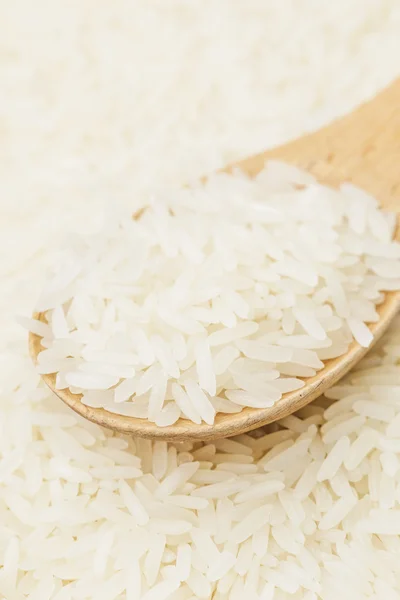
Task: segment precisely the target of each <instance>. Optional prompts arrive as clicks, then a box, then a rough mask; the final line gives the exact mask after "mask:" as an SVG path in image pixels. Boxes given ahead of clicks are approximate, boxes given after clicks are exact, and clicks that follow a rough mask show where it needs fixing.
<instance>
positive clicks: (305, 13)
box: [0, 0, 400, 600]
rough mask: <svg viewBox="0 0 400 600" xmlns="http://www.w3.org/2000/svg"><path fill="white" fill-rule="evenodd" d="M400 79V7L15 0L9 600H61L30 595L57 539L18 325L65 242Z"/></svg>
mask: <svg viewBox="0 0 400 600" xmlns="http://www.w3.org/2000/svg"><path fill="white" fill-rule="evenodd" d="M399 73H400V3H399V2H398V0H346V1H344V0H337V1H336V2H331V1H328V0H325V1H321V0H280V1H279V2H274V1H273V0H262V1H261V0H259V1H257V0H248V1H246V2H241V1H240V0H237V1H236V0H229V1H228V0H226V1H225V0H221V1H218V2H215V1H214V2H212V1H211V0H203V1H201V2H200V1H189V2H187V1H183V0H181V1H180V0H169V1H165V0H158V1H157V0H153V1H151V0H150V1H140V0H131V1H129V0H114V1H113V2H112V3H110V2H108V1H107V0H96V1H95V0H70V1H67V0H57V1H56V2H54V1H52V2H51V1H50V0H48V1H47V0H46V1H45V0H36V1H35V2H30V1H29V0H14V1H13V2H7V1H6V0H0V85H1V93H0V277H1V281H2V285H1V294H0V331H1V335H0V350H1V356H0V393H1V397H0V428H1V429H2V432H3V433H2V434H1V435H0V457H1V459H0V501H1V511H3V519H1V521H2V523H3V524H2V525H0V565H2V564H4V562H5V561H6V558H7V556H8V560H9V561H10V560H11V559H10V552H11V558H13V560H14V562H13V563H12V564H14V565H15V564H16V565H19V571H18V572H17V571H15V573H14V572H13V574H12V575H11V576H10V575H8V577H9V579H8V580H7V581H6V583H5V582H4V577H3V579H2V573H3V575H4V572H1V571H0V594H2V595H3V596H2V597H3V598H5V599H6V600H14V599H15V600H21V598H30V599H31V600H53V598H56V595H55V593H56V592H55V591H54V590H55V588H54V586H52V585H50V584H48V585H47V590H46V588H41V589H39V591H36V592H32V593H31V595H29V593H28V592H23V591H22V592H20V591H18V592H16V591H15V586H16V581H17V580H18V581H20V579H21V578H22V577H23V576H24V573H26V572H28V571H29V570H30V569H31V567H30V566H29V564H28V563H29V561H28V562H27V561H25V562H24V558H23V556H22V555H21V556H19V555H18V556H17V557H16V558H15V555H12V552H13V547H11V550H8V555H6V551H7V548H9V546H8V544H9V540H10V539H14V536H17V538H18V537H24V536H26V535H28V534H29V535H31V536H32V540H33V542H32V543H34V540H35V532H36V534H37V535H38V537H39V538H40V536H41V535H42V534H43V529H42V525H38V526H37V529H35V525H34V523H30V524H27V523H24V517H23V515H22V513H23V512H24V510H23V509H21V510H22V513H21V514H19V513H18V511H17V514H13V515H12V517H10V512H9V509H7V502H6V500H5V499H6V497H7V494H8V493H9V491H10V489H11V488H12V485H13V484H15V482H17V483H18V482H19V483H20V482H21V481H22V482H25V483H26V481H28V480H29V477H30V472H32V470H33V471H34V465H33V466H32V464H28V463H27V462H26V461H27V460H28V461H29V455H30V451H29V449H30V446H29V444H31V443H32V439H31V436H32V427H33V426H34V425H32V424H34V423H35V422H36V423H37V422H38V421H40V418H39V417H38V416H36V417H35V414H36V415H39V414H41V411H42V410H43V406H42V405H41V402H42V399H43V391H42V390H40V389H39V390H37V389H36V379H35V377H34V375H32V371H31V367H30V363H29V359H28V358H27V353H26V337H25V334H24V332H22V331H21V330H20V328H19V327H18V326H17V325H15V324H14V322H13V321H12V317H11V316H12V315H14V314H16V313H19V314H27V315H28V314H30V312H31V308H32V306H33V304H34V299H35V298H36V294H37V292H38V290H39V289H40V287H41V284H42V281H43V278H44V276H45V271H46V267H47V266H48V265H49V264H50V263H51V262H52V261H54V260H56V259H57V255H56V253H55V251H54V248H56V247H57V243H58V242H59V239H60V237H61V236H62V235H64V233H66V232H73V231H79V232H85V231H89V230H90V227H91V225H92V224H93V223H94V222H95V220H96V219H98V218H99V216H101V209H102V206H103V205H104V204H106V203H107V202H109V201H111V202H113V203H114V204H115V206H116V207H117V205H118V204H119V203H121V204H124V205H126V204H129V202H130V201H131V198H132V197H133V196H134V195H135V194H136V193H139V192H141V191H143V190H145V191H151V190H153V189H155V188H156V187H157V186H166V185H172V184H183V183H185V182H187V181H189V180H190V179H192V178H194V177H197V176H200V175H204V174H207V173H208V172H210V171H212V170H214V169H216V168H218V167H220V166H223V165H224V164H226V163H229V162H230V161H233V160H236V159H239V158H240V157H244V156H246V155H248V154H251V153H253V152H257V151H260V150H262V149H264V148H266V147H270V146H273V145H276V144H279V143H282V142H284V141H286V140H288V139H290V138H293V137H294V136H297V135H299V134H301V133H303V132H305V131H308V130H312V129H316V128H318V127H319V126H320V125H322V124H323V123H326V122H328V121H330V120H331V119H332V118H334V117H335V116H337V115H339V114H343V113H345V112H347V111H349V110H350V109H352V108H353V107H354V106H356V105H357V104H358V103H359V102H361V101H362V100H365V99H367V98H369V97H372V96H373V95H374V94H375V92H376V91H377V90H378V89H380V88H382V87H383V86H384V85H386V84H387V83H388V82H389V81H390V80H391V79H393V78H394V77H395V76H397V75H398V74H399ZM57 406H58V405H57ZM93 435H94V436H95V438H96V435H97V434H93ZM39 439H40V436H39ZM103 444H104V441H101V442H100V441H99V440H96V439H95V441H94V443H93V447H92V450H94V451H97V450H98V449H99V448H100V446H101V445H103ZM51 448H52V447H51V444H47V445H46V443H44V446H43V462H46V464H47V463H49V461H50V462H51V460H52V459H54V460H56V461H57V460H58V459H59V458H60V457H59V456H55V455H54V450H52V449H51ZM10 456H11V458H10ZM10 464H11V466H10ZM10 473H11V475H10ZM10 476H11V483H10V479H9V478H10ZM13 478H14V479H13ZM15 478H16V479H15ZM61 479H62V477H61V476H60V477H59V480H60V481H61ZM52 481H56V482H57V481H58V480H57V476H55V475H54V476H53V477H52ZM32 485H34V484H32ZM44 485H47V484H45V483H43V482H42V483H39V485H38V487H37V490H36V493H35V494H34V497H39V498H40V492H41V491H43V486H44ZM55 485H57V484H55ZM38 502H39V503H40V500H38ZM83 527H84V526H83V525H82V533H83ZM39 575H40V573H39ZM39 575H38V577H39ZM39 579H40V577H39ZM7 582H8V583H7ZM28 584H29V578H28ZM28 584H26V586H25V589H26V590H28V589H29V585H28ZM7 586H8V587H7ZM31 589H32V590H33V589H34V586H33V584H32V586H31ZM13 590H14V591H13ZM99 593H100V592H99ZM35 594H36V595H35ZM82 594H83V592H82ZM110 597H112V596H110ZM124 597H125V596H123V595H121V598H124ZM396 597H397V596H396ZM77 598H78V596H77ZM79 598H82V599H85V600H86V598H89V596H85V595H84V594H83V595H81V596H79ZM100 598H101V597H100V596H98V597H97V596H94V597H93V600H100ZM104 598H107V600H108V598H109V596H104ZM132 598H133V596H132ZM57 600H62V597H61V596H58V597H57ZM135 600H136V599H135Z"/></svg>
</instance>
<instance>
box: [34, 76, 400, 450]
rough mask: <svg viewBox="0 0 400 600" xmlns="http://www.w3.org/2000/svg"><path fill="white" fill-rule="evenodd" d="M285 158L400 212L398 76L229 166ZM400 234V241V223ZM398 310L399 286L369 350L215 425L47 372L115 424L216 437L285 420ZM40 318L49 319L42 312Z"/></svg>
mask: <svg viewBox="0 0 400 600" xmlns="http://www.w3.org/2000/svg"><path fill="white" fill-rule="evenodd" d="M270 159H274V160H280V161H283V162H286V163H289V164H292V165H295V166H297V167H300V168H302V169H304V170H306V171H308V172H310V173H311V174H312V175H314V176H315V177H316V178H317V180H318V181H319V182H320V183H322V184H326V185H330V186H333V187H337V186H338V185H339V184H341V183H343V182H351V183H353V184H355V185H357V186H359V187H361V188H363V189H364V190H365V191H366V192H368V193H370V194H372V195H373V196H375V197H376V198H377V200H378V202H379V203H380V206H381V208H382V209H384V210H390V211H393V212H396V213H399V212H400V170H399V165H400V80H397V81H395V82H394V83H393V84H392V85H391V86H390V87H389V88H387V89H386V90H384V91H383V92H382V93H381V94H380V95H378V96H377V97H376V98H375V99H374V100H372V101H371V102H369V103H367V104H364V105H363V106H361V107H360V108H358V109H357V110H355V111H354V112H353V113H351V114H350V115H348V116H346V117H344V118H342V119H340V120H338V121H336V122H334V123H333V124H331V125H329V126H328V127H326V128H324V129H322V130H320V131H318V132H316V133H312V134H310V135H306V136H304V137H302V138H299V139H298V140H295V141H294V142H291V143H289V144H286V145H284V146H281V147H278V148H274V149H272V150H268V151H266V152H263V153H261V154H258V155H256V156H252V157H250V158H247V159H245V160H243V161H240V162H238V163H236V164H235V165H232V166H230V167H228V168H227V169H225V172H230V171H231V170H232V169H233V168H240V169H241V170H242V171H244V172H245V173H247V174H248V175H249V176H255V175H256V174H257V173H259V172H260V171H261V170H262V169H263V167H264V164H265V162H266V161H267V160H270ZM395 239H397V240H399V239H400V235H399V227H397V231H396V236H395ZM399 308H400V292H388V293H386V294H385V299H384V301H383V302H382V303H381V304H380V305H379V306H378V307H377V312H378V314H379V321H377V322H376V323H373V324H371V325H370V330H371V332H372V334H373V340H372V343H371V345H370V346H369V347H368V348H364V347H361V346H360V345H359V344H358V343H357V342H353V343H352V344H351V345H350V346H349V349H348V351H347V352H346V353H345V354H343V355H341V356H339V357H337V358H334V359H330V360H326V361H324V367H323V368H322V369H321V370H320V371H318V373H317V374H316V375H315V376H314V377H309V378H303V379H304V382H305V385H304V387H303V388H301V389H300V390H296V391H294V392H289V393H286V394H283V396H282V398H281V399H280V400H278V401H277V402H276V404H275V405H274V406H272V407H270V408H262V409H255V408H243V410H242V411H241V412H240V413H235V414H222V413H218V414H217V415H216V417H215V422H214V424H213V425H208V424H207V423H201V424H199V425H198V424H195V423H192V422H190V421H187V420H184V419H179V421H178V422H177V423H175V424H174V425H171V426H167V427H158V426H157V425H155V424H154V423H152V422H150V421H148V420H146V419H138V418H133V417H127V416H122V415H117V414H114V413H110V412H108V411H106V410H105V409H103V408H92V407H89V406H86V405H84V404H82V402H81V396H80V395H79V394H72V393H71V391H70V390H69V389H64V390H58V389H56V386H55V380H56V375H55V374H51V375H42V379H43V380H44V382H45V383H46V384H47V385H48V386H49V388H50V389H51V390H52V391H53V392H54V393H55V394H56V395H57V396H58V397H59V398H60V399H61V400H62V401H63V402H65V403H66V404H67V405H68V406H70V407H71V408H72V409H73V410H74V411H75V412H77V413H79V414H80V415H81V416H83V417H84V418H86V419H89V420H90V421H93V422H94V423H97V424H99V425H102V426H104V427H108V428H110V429H113V430H116V431H119V432H123V433H129V434H132V435H136V436H140V437H145V438H152V439H159V440H173V441H175V442H176V441H185V440H206V441H207V440H212V439H217V438H221V437H229V436H233V435H238V434H240V433H244V432H246V431H250V430H251V429H255V428H256V427H260V426H262V425H266V424H268V423H271V422H273V421H276V420H278V419H281V418H283V417H285V416H287V415H290V414H292V413H293V412H295V411H297V410H299V409H300V408H302V407H304V406H305V405H307V404H308V403H309V402H311V401H312V400H314V399H315V398H317V397H318V396H320V395H321V394H322V393H323V392H324V391H325V390H327V389H328V388H330V387H331V386H332V385H333V384H334V383H336V382H337V381H338V380H339V379H340V378H341V377H343V375H345V374H346V373H347V372H348V371H349V370H350V369H351V368H352V367H353V366H354V365H355V364H356V363H357V362H358V361H359V360H360V359H361V358H362V357H363V356H364V355H365V354H366V352H368V350H369V349H370V348H371V346H372V345H373V344H374V343H375V342H376V341H377V340H378V339H379V338H380V337H381V336H382V334H383V333H384V332H385V330H386V329H387V328H388V326H389V325H390V323H391V322H392V320H393V319H394V317H395V316H396V314H397V312H398V310H399ZM34 318H35V319H38V320H40V321H42V322H45V316H44V315H43V314H39V313H36V314H35V315H34ZM29 350H30V354H31V357H32V359H33V361H34V362H35V363H36V361H37V357H38V354H39V353H40V351H41V350H43V348H42V346H41V338H40V337H39V336H38V335H36V334H34V333H30V334H29Z"/></svg>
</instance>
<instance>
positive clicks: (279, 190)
mask: <svg viewBox="0 0 400 600" xmlns="http://www.w3.org/2000/svg"><path fill="white" fill-rule="evenodd" d="M301 181H303V182H307V184H303V185H302V186H301V187H300V188H299V187H298V183H297V182H301ZM137 202H138V206H139V208H137V210H135V211H134V213H135V214H136V215H137V217H136V218H132V215H131V211H129V214H127V215H126V216H125V217H120V216H118V218H117V219H112V218H111V217H110V218H109V219H108V220H107V222H106V224H105V225H104V226H103V227H102V228H100V229H99V230H98V231H96V233H92V234H91V235H90V236H86V237H82V238H80V239H72V238H71V239H70V240H69V242H68V247H67V249H66V250H65V252H64V254H63V258H61V259H60V262H59V264H57V265H55V268H54V270H53V271H54V272H53V276H52V278H51V279H50V280H49V282H48V284H47V285H46V287H45V289H44V291H43V292H42V294H41V297H40V300H39V302H38V305H37V309H38V311H40V312H43V313H44V317H45V319H46V321H47V323H48V325H46V324H43V323H40V322H37V321H33V320H32V319H30V320H26V319H23V320H22V323H23V324H24V325H27V326H28V327H29V328H31V330H32V331H34V332H35V333H38V334H39V335H41V336H42V343H43V345H44V347H45V349H44V350H43V351H42V352H40V353H39V355H38V372H39V373H41V374H44V373H51V372H57V381H56V386H58V387H59V388H61V389H64V388H65V387H66V386H68V387H69V388H70V390H71V391H72V392H73V393H81V394H83V396H82V402H83V403H84V404H87V405H88V406H97V407H102V408H105V409H106V410H109V411H111V412H113V413H120V414H124V415H131V416H140V417H144V418H147V419H149V420H150V421H152V422H155V423H156V424H158V425H160V426H165V425H170V424H173V423H174V422H175V421H177V420H178V419H179V417H182V418H184V419H189V420H191V421H193V422H194V423H201V422H202V421H205V422H206V423H208V424H213V422H214V418H215V414H216V412H218V411H222V412H224V410H227V412H232V411H233V410H235V409H236V410H241V409H242V407H244V406H249V407H254V408H265V407H269V406H272V405H273V404H274V403H275V402H277V401H278V400H279V399H280V398H281V397H282V394H283V393H285V392H288V391H293V390H296V389H299V388H301V387H302V386H303V385H304V381H303V380H302V379H300V378H301V377H304V376H309V375H314V374H315V373H316V372H317V371H318V370H319V369H321V368H322V367H323V366H324V363H323V361H322V360H321V358H322V359H324V358H327V357H330V358H332V357H336V356H340V355H341V354H342V353H343V352H345V351H346V350H347V348H348V345H349V343H350V341H352V339H353V338H355V339H356V340H357V341H358V342H359V343H360V344H361V345H363V346H368V345H369V344H370V343H371V341H372V334H371V332H370V331H369V329H368V327H367V325H366V324H365V321H367V322H371V321H376V320H377V319H378V314H377V312H376V310H375V305H376V304H379V303H380V302H381V301H382V298H383V295H382V291H384V290H387V289H395V288H396V287H400V246H399V245H398V244H397V242H393V241H392V235H393V227H394V221H393V219H391V218H390V216H386V215H384V214H383V213H380V212H379V210H378V207H377V203H376V201H375V200H374V199H373V198H371V197H369V196H367V194H365V193H364V192H362V191H361V190H357V189H356V188H354V187H353V186H350V185H349V184H345V185H343V186H342V187H341V189H340V190H339V191H334V190H333V189H329V188H327V187H323V186H321V185H319V184H318V183H317V182H316V181H314V180H313V179H312V177H310V175H308V174H305V173H303V172H301V171H298V170H297V169H295V168H294V167H291V166H285V165H283V164H281V163H274V162H270V163H268V165H267V166H266V168H265V169H264V170H263V171H261V173H260V174H259V175H258V176H257V177H256V178H254V179H249V178H247V177H246V176H244V175H243V174H242V173H240V172H236V173H234V174H233V175H225V174H218V175H213V176H211V177H210V178H209V179H208V181H207V183H206V184H199V185H197V186H192V187H191V188H186V189H184V190H174V191H169V193H168V196H167V198H165V197H163V196H161V197H156V198H152V199H143V200H139V201H137ZM376 221H379V223H380V225H379V228H378V227H376V226H373V225H372V223H375V222H376ZM189 231H190V237H189V236H188V232H189ZM356 419H357V417H356ZM362 420H363V419H362V417H361V416H360V417H359V418H358V421H357V420H356V421H355V423H357V424H358V423H359V422H360V423H361V421H362ZM331 435H333V434H332V433H331Z"/></svg>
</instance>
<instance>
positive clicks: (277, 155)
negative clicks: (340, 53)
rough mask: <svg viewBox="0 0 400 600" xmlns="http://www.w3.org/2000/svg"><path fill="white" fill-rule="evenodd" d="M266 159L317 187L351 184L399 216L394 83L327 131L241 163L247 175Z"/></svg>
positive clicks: (398, 85)
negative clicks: (305, 175) (303, 173)
mask: <svg viewBox="0 0 400 600" xmlns="http://www.w3.org/2000/svg"><path fill="white" fill-rule="evenodd" d="M268 159H277V160H282V161H285V162H289V163H291V164H294V165H297V166H299V167H301V168H303V169H306V170H307V171H309V172H310V173H312V174H313V175H315V177H317V179H318V180H319V181H320V182H321V183H326V184H328V185H333V186H336V185H338V184H339V183H341V182H344V181H351V182H352V183H354V184H355V185H358V186H360V187H362V188H363V189H364V190H365V191H367V192H369V193H370V194H372V195H373V196H375V197H376V198H377V199H378V200H379V202H380V204H381V206H382V208H385V209H388V210H395V211H397V212H400V79H398V80H396V81H395V82H394V83H392V84H391V85H390V86H389V87H388V88H386V89H385V90H384V91H383V92H382V93H381V94H379V95H378V96H376V97H375V98H374V99H373V100H372V101H370V102H368V103H366V104H363V105H362V106H360V107H359V108H358V109H356V110H355V111H354V112H352V113H351V114H349V115H347V116H346V117H344V118H342V119H339V120H338V121H335V122H334V123H332V124H331V125H329V126H328V127H325V128H324V129H321V130H319V131H317V132H316V133H312V134H309V135H307V136H304V137H302V138H299V139H298V140H295V141H293V142H290V143H288V144H286V145H284V146H280V147H279V148H276V149H272V150H267V151H266V152H263V153H261V154H258V155H256V156H253V157H251V158H249V159H247V160H244V161H241V162H240V163H238V165H237V166H240V167H241V168H242V169H243V170H244V171H246V172H248V173H249V174H251V175H255V174H256V173H258V172H259V171H260V170H261V169H262V168H263V166H264V162H265V161H266V160H268Z"/></svg>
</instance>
